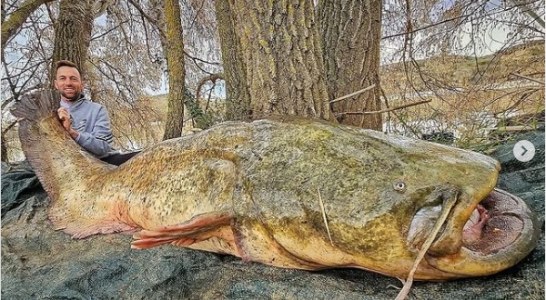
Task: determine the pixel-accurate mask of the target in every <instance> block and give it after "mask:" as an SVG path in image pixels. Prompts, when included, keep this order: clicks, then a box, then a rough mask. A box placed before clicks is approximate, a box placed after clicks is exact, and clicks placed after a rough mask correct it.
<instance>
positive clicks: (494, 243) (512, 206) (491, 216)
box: [462, 189, 528, 255]
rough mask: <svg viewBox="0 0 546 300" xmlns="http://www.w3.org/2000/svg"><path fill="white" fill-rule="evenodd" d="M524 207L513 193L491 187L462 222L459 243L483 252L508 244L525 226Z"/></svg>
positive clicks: (488, 252)
mask: <svg viewBox="0 0 546 300" xmlns="http://www.w3.org/2000/svg"><path fill="white" fill-rule="evenodd" d="M523 208H526V207H523ZM523 208H522V203H521V201H518V199H517V198H515V197H514V196H512V195H510V194H508V193H506V192H505V191H502V190H498V189H494V190H493V191H492V192H491V193H490V194H489V195H487V197H486V198H485V199H483V200H482V201H481V202H480V203H479V204H478V206H477V207H476V208H475V209H474V211H473V212H472V214H471V215H470V218H469V219H468V221H467V222H466V224H465V225H464V228H463V235H462V244H463V245H462V246H463V247H466V248H468V249H469V250H471V251H474V252H479V253H481V254H483V255H490V254H493V253H495V252H498V251H499V250H501V249H504V248H506V247H509V246H510V245H511V244H513V243H515V242H516V241H517V239H518V237H519V236H520V235H521V234H522V233H523V232H524V231H525V230H526V228H525V225H526V224H525V219H526V218H527V215H528V213H526V210H525V209H523Z"/></svg>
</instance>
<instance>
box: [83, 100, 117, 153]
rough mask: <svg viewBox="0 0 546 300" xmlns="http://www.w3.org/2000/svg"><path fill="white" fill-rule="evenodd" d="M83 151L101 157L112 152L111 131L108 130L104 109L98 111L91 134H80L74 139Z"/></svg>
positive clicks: (107, 120)
mask: <svg viewBox="0 0 546 300" xmlns="http://www.w3.org/2000/svg"><path fill="white" fill-rule="evenodd" d="M75 141H76V142H77V143H78V144H80V146H82V147H83V148H85V150H87V151H89V152H91V153H93V154H95V155H96V156H98V157H102V156H104V155H106V154H108V152H110V151H111V150H112V141H113V136H112V130H111V129H110V118H109V117H108V112H107V111H106V109H105V108H104V107H101V108H100V109H99V112H98V115H97V120H96V122H95V126H93V131H92V132H90V133H89V132H80V133H79V135H78V136H77V137H76V138H75Z"/></svg>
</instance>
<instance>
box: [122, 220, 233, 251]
mask: <svg viewBox="0 0 546 300" xmlns="http://www.w3.org/2000/svg"><path fill="white" fill-rule="evenodd" d="M231 219H232V217H231V215H229V214H226V213H206V214H201V215H198V216H195V217H193V218H192V219H191V220H189V221H187V222H184V223H182V224H177V225H171V226H165V227H161V228H158V229H156V230H142V231H140V232H138V233H135V234H134V235H133V238H134V239H135V241H133V242H132V243H131V248H132V249H147V248H152V247H156V246H160V245H163V244H173V245H175V246H180V247H187V246H190V245H192V244H194V243H198V242H202V241H205V240H208V239H209V238H211V237H218V238H222V239H226V240H228V241H232V240H233V236H226V231H225V230H223V229H224V227H226V226H230V224H231ZM227 232H231V230H229V231H227Z"/></svg>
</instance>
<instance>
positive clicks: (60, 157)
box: [11, 90, 115, 234]
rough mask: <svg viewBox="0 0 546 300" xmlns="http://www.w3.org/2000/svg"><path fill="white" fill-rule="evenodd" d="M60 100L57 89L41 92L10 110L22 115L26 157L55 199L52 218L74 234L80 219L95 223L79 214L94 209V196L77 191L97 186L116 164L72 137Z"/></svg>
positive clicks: (20, 136) (21, 121)
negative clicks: (63, 120) (62, 116)
mask: <svg viewBox="0 0 546 300" xmlns="http://www.w3.org/2000/svg"><path fill="white" fill-rule="evenodd" d="M59 102H60V96H59V94H58V93H57V92H54V91H50V90H45V91H40V92H36V93H33V94H30V95H26V96H24V97H22V98H21V100H20V101H18V102H16V103H15V107H14V108H13V109H12V111H11V112H12V114H13V115H14V116H16V117H17V118H20V120H19V139H20V141H21V147H22V149H23V152H24V153H25V157H26V158H27V160H28V161H29V163H30V165H31V166H32V168H33V170H34V172H36V175H37V176H38V179H39V180H40V182H41V183H42V185H43V187H44V189H45V190H46V192H47V193H48V195H49V197H50V199H51V201H52V206H51V209H50V211H49V218H50V220H51V221H52V222H53V223H54V224H55V225H56V227H57V228H66V230H65V231H67V232H69V233H72V234H74V233H75V232H76V229H77V228H79V227H81V224H79V225H78V224H77V223H78V222H80V221H78V220H81V221H83V222H87V223H88V226H92V224H91V223H92V222H93V220H92V219H89V220H86V221H84V220H83V218H82V217H81V216H80V212H81V211H82V210H91V207H92V206H93V205H94V203H93V199H84V197H86V196H83V195H82V194H83V193H79V192H78V191H80V192H81V191H85V190H87V189H88V188H89V187H91V186H94V185H96V184H97V183H96V178H101V177H104V175H106V174H107V173H108V172H109V171H110V170H112V169H114V168H115V167H114V166H110V165H108V164H106V163H104V162H102V161H100V160H99V159H97V158H95V157H94V156H93V155H91V154H89V153H88V152H87V151H85V150H83V149H82V148H81V147H80V146H79V145H78V144H77V143H76V142H75V141H74V140H73V139H72V138H71V137H70V135H69V134H68V132H67V131H66V130H65V129H64V127H63V126H62V124H61V122H60V120H59V118H58V116H57V112H56V110H57V109H58V107H59ZM99 185H100V184H99ZM89 196H90V195H89V194H87V197H89ZM97 213H100V212H97Z"/></svg>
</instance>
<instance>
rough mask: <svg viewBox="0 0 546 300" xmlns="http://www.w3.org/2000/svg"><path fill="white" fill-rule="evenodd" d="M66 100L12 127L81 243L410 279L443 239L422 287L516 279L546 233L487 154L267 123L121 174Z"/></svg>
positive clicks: (52, 98) (232, 129) (180, 142)
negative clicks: (90, 142)
mask: <svg viewBox="0 0 546 300" xmlns="http://www.w3.org/2000/svg"><path fill="white" fill-rule="evenodd" d="M58 99H59V96H58V95H57V94H56V93H54V92H50V91H42V92H39V93H35V94H33V95H31V96H27V97H24V98H23V99H22V100H21V101H20V102H18V103H17V104H15V108H14V110H13V114H14V115H15V116H16V117H18V118H21V119H20V122H19V124H20V128H19V134H20V140H21V143H22V148H23V151H24V153H25V155H26V157H27V159H28V160H29V162H30V164H31V165H32V167H33V169H34V170H35V171H36V174H37V175H38V178H39V180H40V182H41V183H42V185H43V186H44V188H45V190H46V191H47V193H48V195H49V197H50V198H51V207H50V208H49V213H48V214H49V218H50V220H51V222H52V223H53V225H54V226H55V228H56V229H59V230H62V231H64V232H65V233H67V234H70V235H72V236H73V237H74V238H85V237H88V236H91V235H94V234H107V233H115V232H132V233H134V239H135V240H134V242H133V243H132V248H135V249H142V248H149V247H155V246H159V245H162V244H172V245H176V246H181V247H188V248H193V249H200V250H205V251H211V252H216V253H226V254H230V255H234V256H237V257H241V258H242V259H243V260H246V261H254V262H260V263H263V264H267V265H271V266H275V267H282V268H297V269H305V270H320V269H325V268H360V269H366V270H370V271H373V272H378V273H381V274H385V275H388V276H394V277H399V278H401V277H406V276H407V275H408V273H409V272H410V271H411V269H412V265H413V264H414V262H415V261H416V260H418V259H417V254H418V253H419V252H420V251H421V250H423V248H424V247H425V246H424V243H425V242H426V241H427V239H430V241H431V242H432V243H431V244H430V245H427V246H426V248H425V249H424V250H423V254H424V257H423V259H422V260H420V261H419V262H418V265H417V268H416V270H415V274H414V275H415V279H419V280H443V279H452V278H461V277H471V276H484V275H489V274H493V273H496V272H499V271H501V270H504V269H506V268H509V267H511V266H513V265H514V264H516V263H517V262H519V261H520V260H521V259H523V258H524V257H525V256H526V255H527V254H528V253H529V252H530V251H531V250H532V249H533V248H534V247H535V244H536V240H537V236H538V233H539V231H540V226H539V225H538V224H537V221H536V218H535V217H534V215H533V213H532V212H531V211H530V210H529V208H528V207H527V206H526V204H525V203H524V201H522V200H521V199H519V198H517V197H515V196H513V195H511V194H509V193H507V192H505V191H502V190H498V189H495V185H496V182H497V177H498V171H499V164H498V162H496V161H495V160H494V159H492V158H490V157H487V156H485V155H482V154H478V153H474V152H470V151H466V150H461V149H457V148H452V147H448V146H444V145H439V144H435V143H430V142H425V141H419V140H413V139H408V138H403V137H399V136H391V135H385V134H382V133H380V132H375V131H370V130H363V129H358V128H353V127H349V126H343V125H336V124H329V123H326V122H321V121H312V120H303V119H302V120H291V121H286V122H279V121H272V120H258V121H254V122H250V123H245V122H226V123H222V124H219V125H217V126H214V127H212V128H210V129H208V130H205V131H202V132H199V133H196V134H193V135H190V136H184V137H181V138H178V139H172V140H167V141H164V142H161V143H159V144H157V145H155V146H153V147H151V148H149V149H146V150H144V151H142V152H141V153H140V154H139V155H137V156H135V157H133V158H132V159H131V160H129V161H128V162H126V163H125V164H123V165H121V166H119V167H115V166H111V165H108V164H106V163H103V162H101V161H100V160H98V159H97V158H95V157H93V156H92V155H90V154H88V153H87V152H85V151H84V150H82V149H81V148H80V147H79V146H78V145H77V144H76V143H75V142H74V141H73V140H72V138H70V136H69V135H68V134H67V132H66V131H65V130H64V128H63V127H62V125H61V124H60V122H59V120H58V118H57V116H56V113H55V110H56V108H57V107H58V104H59V103H58V102H59V100H58ZM441 216H444V217H443V220H444V221H442V222H439V220H440V218H441ZM439 225H441V226H439ZM435 227H436V228H437V230H436V231H437V233H433V229H434V228H435ZM431 237H432V238H434V239H431Z"/></svg>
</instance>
